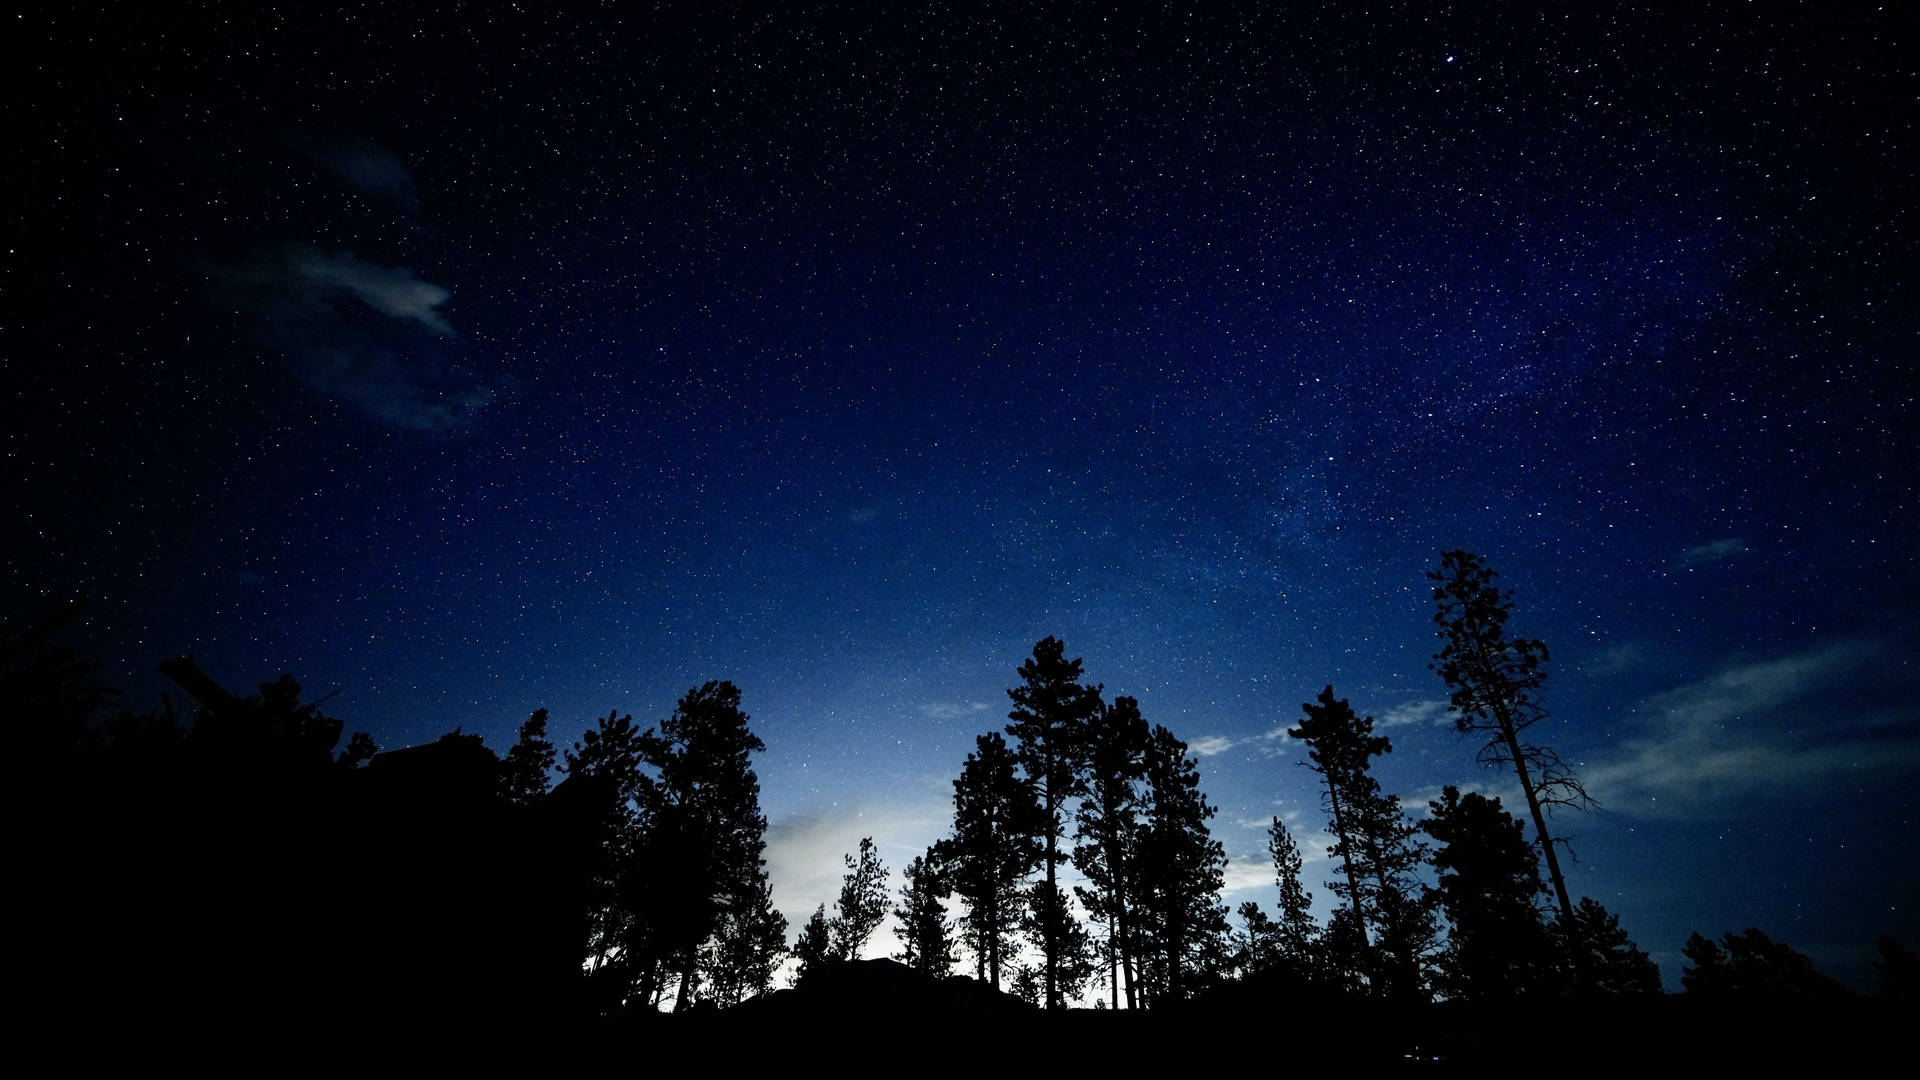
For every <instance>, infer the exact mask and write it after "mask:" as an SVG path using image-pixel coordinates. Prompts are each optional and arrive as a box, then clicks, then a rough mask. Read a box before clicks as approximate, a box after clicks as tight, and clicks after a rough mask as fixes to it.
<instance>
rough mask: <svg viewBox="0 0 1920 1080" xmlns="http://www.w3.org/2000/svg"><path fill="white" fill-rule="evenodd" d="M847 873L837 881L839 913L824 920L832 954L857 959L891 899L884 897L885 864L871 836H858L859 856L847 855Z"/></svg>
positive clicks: (885, 911) (878, 926)
mask: <svg viewBox="0 0 1920 1080" xmlns="http://www.w3.org/2000/svg"><path fill="white" fill-rule="evenodd" d="M846 860H847V875H846V877H844V878H842V879H841V882H840V901H839V903H838V905H836V906H837V907H838V909H839V914H837V915H835V916H834V917H833V919H832V921H831V922H829V923H828V924H827V926H828V929H829V930H830V931H831V932H832V935H833V955H834V956H836V957H838V958H839V959H841V960H858V959H860V950H861V949H862V948H865V947H866V944H867V939H868V938H870V937H872V936H873V932H874V931H875V930H878V929H879V928H880V924H881V922H883V921H885V919H886V917H887V912H888V911H890V910H892V909H893V902H892V901H891V900H888V899H887V868H886V866H885V864H883V863H882V862H881V861H880V856H879V855H878V854H876V853H875V852H874V850H873V837H871V836H863V837H861V838H860V857H859V858H858V859H856V858H854V857H853V856H852V855H848V856H847V857H846Z"/></svg>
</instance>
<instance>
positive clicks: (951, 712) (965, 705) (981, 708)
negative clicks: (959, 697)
mask: <svg viewBox="0 0 1920 1080" xmlns="http://www.w3.org/2000/svg"><path fill="white" fill-rule="evenodd" d="M990 708H992V706H990V705H988V704H987V703H986V702H984V701H929V702H927V703H926V704H924V705H922V706H920V714H921V715H922V716H927V717H931V718H932V719H935V720H964V719H966V718H967V717H969V716H979V715H980V714H981V713H983V712H986V711H987V710H988V709H990Z"/></svg>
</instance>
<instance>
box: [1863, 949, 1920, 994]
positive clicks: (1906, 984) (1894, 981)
mask: <svg viewBox="0 0 1920 1080" xmlns="http://www.w3.org/2000/svg"><path fill="white" fill-rule="evenodd" d="M1879 951H1880V959H1878V960H1876V961H1874V963H1873V967H1874V970H1875V971H1876V972H1877V973H1878V974H1877V977H1876V979H1875V989H1876V990H1878V991H1879V992H1880V996H1881V997H1883V998H1886V999H1888V1000H1889V1001H1912V1000H1913V999H1914V998H1917V997H1920V960H1916V959H1915V957H1914V955H1913V952H1912V950H1910V949H1908V948H1907V947H1906V946H1904V945H1901V944H1900V943H1899V942H1898V941H1895V940H1894V937H1893V935H1892V934H1881V935H1880V941H1879Z"/></svg>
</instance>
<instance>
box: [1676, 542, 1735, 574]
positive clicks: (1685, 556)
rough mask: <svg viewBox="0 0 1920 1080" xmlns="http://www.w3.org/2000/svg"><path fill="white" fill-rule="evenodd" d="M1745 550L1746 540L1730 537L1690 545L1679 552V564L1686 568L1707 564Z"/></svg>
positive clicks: (1720, 560) (1729, 557)
mask: <svg viewBox="0 0 1920 1080" xmlns="http://www.w3.org/2000/svg"><path fill="white" fill-rule="evenodd" d="M1746 552H1747V542H1746V541H1744V540H1740V539H1736V538H1731V537H1729V538H1728V539H1725V540H1715V541H1712V542H1711V543H1706V544H1700V545H1698V546H1696V547H1690V548H1688V549H1687V550H1685V551H1683V552H1681V553H1680V559H1679V565H1680V566H1682V567H1686V568H1692V567H1696V566H1707V565H1709V564H1712V563H1717V562H1722V561H1724V560H1726V559H1731V558H1733V557H1734V556H1736V555H1744V554H1746Z"/></svg>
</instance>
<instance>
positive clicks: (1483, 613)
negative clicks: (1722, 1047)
mask: <svg viewBox="0 0 1920 1080" xmlns="http://www.w3.org/2000/svg"><path fill="white" fill-rule="evenodd" d="M1498 576H1499V575H1498V574H1496V573H1495V572H1494V571H1493V570H1490V569H1488V568H1487V565H1486V564H1485V563H1484V562H1483V561H1482V560H1481V559H1480V557H1479V556H1478V555H1475V554H1473V553H1472V552H1468V551H1449V552H1446V553H1445V554H1444V555H1442V556H1441V558H1440V569H1439V570H1437V571H1434V572H1432V573H1429V574H1428V575H1427V578H1428V580H1430V581H1432V582H1434V589H1433V600H1434V603H1435V605H1436V606H1437V610H1436V611H1435V612H1434V616H1433V621H1434V623H1435V624H1436V625H1437V626H1438V627H1439V630H1438V631H1437V633H1438V634H1439V635H1440V637H1441V638H1443V639H1445V641H1446V645H1445V646H1444V647H1442V648H1441V650H1440V651H1439V652H1438V653H1436V654H1434V658H1433V660H1434V662H1433V665H1432V666H1433V667H1434V668H1435V669H1436V670H1437V671H1439V673H1440V677H1441V678H1442V679H1444V680H1445V681H1446V684H1447V688H1448V689H1449V690H1451V691H1452V692H1453V693H1452V698H1451V700H1450V702H1449V708H1450V709H1451V710H1452V711H1453V713H1454V726H1455V727H1456V728H1457V729H1458V730H1459V731H1460V732H1461V733H1462V734H1472V735H1477V736H1483V737H1484V739H1485V741H1484V742H1483V743H1482V744H1481V746H1480V752H1479V758H1480V763H1481V764H1482V765H1485V766H1488V767H1494V768H1498V767H1510V768H1512V769H1513V772H1514V776H1515V778H1516V779H1518V780H1519V781H1520V794H1521V795H1522V796H1524V797H1525V798H1526V800H1527V812H1528V813H1529V814H1530V815H1532V817H1533V828H1534V833H1535V835H1536V837H1537V838H1538V840H1539V842H1540V853H1541V855H1542V856H1543V857H1544V858H1545V859H1546V862H1547V875H1548V877H1549V879H1551V881H1552V883H1553V894H1554V898H1555V899H1556V900H1557V901H1558V902H1559V905H1560V921H1561V925H1562V926H1563V927H1565V928H1567V932H1569V933H1571V932H1572V929H1573V927H1574V925H1575V924H1574V912H1573V902H1572V901H1571V900H1570V899H1569V898H1568V895H1567V881H1566V878H1565V877H1563V876H1562V875H1561V873H1560V856H1559V854H1558V852H1556V851H1555V849H1554V839H1553V834H1551V833H1549V832H1548V831H1547V819H1546V814H1545V813H1544V808H1546V807H1549V806H1583V805H1586V804H1588V803H1589V802H1591V800H1589V799H1588V798H1587V792H1586V789H1585V788H1583V787H1581V786H1580V781H1579V779H1578V778H1577V777H1575V776H1574V774H1573V770H1572V769H1570V768H1569V767H1568V766H1567V764H1566V763H1565V762H1564V761H1562V760H1561V759H1560V755H1558V754H1556V753H1554V752H1553V750H1552V748H1550V747H1547V746H1542V745H1540V744H1539V743H1535V742H1531V741H1528V739H1527V738H1526V732H1527V729H1529V728H1531V727H1533V726H1534V725H1535V724H1537V723H1539V722H1540V721H1541V720H1543V719H1545V718H1546V715H1547V710H1546V707H1545V706H1544V705H1542V704H1541V702H1540V688H1541V687H1542V686H1543V685H1545V683H1546V678H1547V673H1546V669H1545V668H1544V667H1543V666H1542V665H1544V664H1545V663H1546V662H1547V646H1546V643H1545V642H1542V641H1539V640H1536V639H1533V638H1521V637H1514V636H1513V635H1511V634H1509V633H1507V619H1508V617H1509V616H1511V615H1512V613H1513V596H1512V594H1511V593H1505V592H1502V591H1500V589H1498V588H1497V587H1495V585H1494V584H1493V579H1494V578H1495V577H1498Z"/></svg>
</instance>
